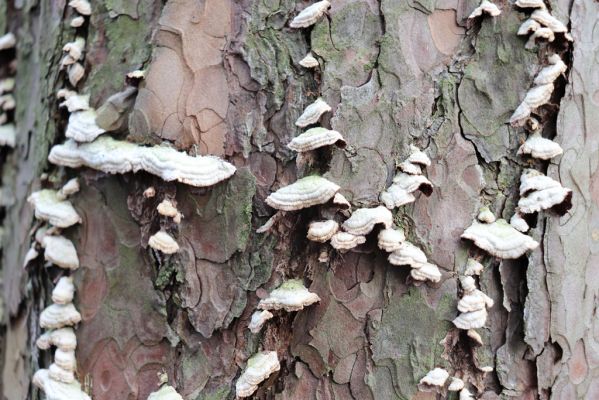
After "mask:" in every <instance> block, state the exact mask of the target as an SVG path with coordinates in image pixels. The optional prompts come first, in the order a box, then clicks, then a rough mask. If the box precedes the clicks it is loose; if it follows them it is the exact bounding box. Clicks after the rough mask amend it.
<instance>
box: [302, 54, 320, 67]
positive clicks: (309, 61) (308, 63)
mask: <svg viewBox="0 0 599 400" xmlns="http://www.w3.org/2000/svg"><path fill="white" fill-rule="evenodd" d="M299 65H301V66H302V67H304V68H316V67H318V65H319V64H318V60H317V59H316V58H314V56H313V55H312V53H308V54H306V56H305V57H304V58H302V59H301V60H300V62H299Z"/></svg>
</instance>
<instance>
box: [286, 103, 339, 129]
mask: <svg viewBox="0 0 599 400" xmlns="http://www.w3.org/2000/svg"><path fill="white" fill-rule="evenodd" d="M329 111H331V106H329V105H328V104H327V103H326V102H325V101H324V100H323V99H321V98H320V97H319V98H318V99H316V101H315V102H314V103H312V104H310V105H309V106H308V107H306V109H305V110H304V112H303V113H302V115H300V117H299V118H298V119H297V121H295V125H296V126H299V127H300V128H304V127H306V126H308V125H312V124H315V123H317V122H318V120H319V119H320V117H321V116H322V114H324V113H326V112H329Z"/></svg>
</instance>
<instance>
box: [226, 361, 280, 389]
mask: <svg viewBox="0 0 599 400" xmlns="http://www.w3.org/2000/svg"><path fill="white" fill-rule="evenodd" d="M280 368H281V366H280V364H279V358H278V357H277V352H276V351H261V352H259V353H256V354H254V355H253V356H252V357H250V358H249V359H248V361H247V365H246V367H245V369H244V370H243V373H242V374H241V376H240V377H239V379H238V380H237V382H236V383H235V394H236V395H237V397H249V396H251V395H252V394H253V393H254V392H255V391H256V390H257V389H258V385H259V384H260V383H261V382H262V381H264V380H266V378H268V377H269V376H270V374H272V373H273V372H276V371H278V370H279V369H280Z"/></svg>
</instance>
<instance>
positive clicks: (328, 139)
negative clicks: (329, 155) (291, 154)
mask: <svg viewBox="0 0 599 400" xmlns="http://www.w3.org/2000/svg"><path fill="white" fill-rule="evenodd" d="M345 144H346V143H345V140H344V139H343V136H341V134H340V133H339V132H337V131H332V130H330V129H325V128H320V127H317V128H311V129H308V130H307V131H306V132H304V133H302V134H301V135H299V136H297V137H294V138H293V140H291V142H289V144H288V145H287V147H289V148H290V149H291V150H294V151H297V152H299V153H301V152H305V151H310V150H315V149H318V148H319V147H324V146H331V145H336V146H338V147H345Z"/></svg>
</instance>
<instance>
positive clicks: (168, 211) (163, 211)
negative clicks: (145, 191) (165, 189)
mask: <svg viewBox="0 0 599 400" xmlns="http://www.w3.org/2000/svg"><path fill="white" fill-rule="evenodd" d="M156 210H157V211H158V214H160V215H163V216H165V217H169V218H172V219H173V221H174V222H175V223H177V224H178V223H180V222H181V218H182V215H181V213H180V212H179V210H177V207H176V206H175V205H174V204H173V202H171V201H170V200H169V199H164V200H162V201H161V202H160V204H158V207H156Z"/></svg>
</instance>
